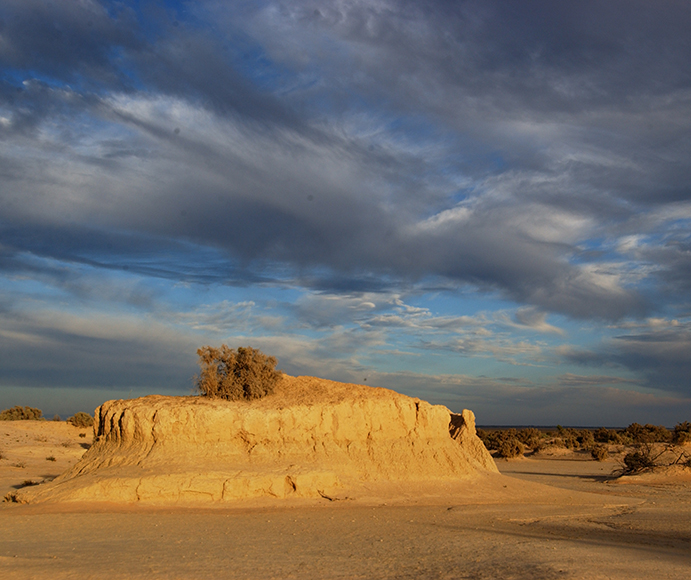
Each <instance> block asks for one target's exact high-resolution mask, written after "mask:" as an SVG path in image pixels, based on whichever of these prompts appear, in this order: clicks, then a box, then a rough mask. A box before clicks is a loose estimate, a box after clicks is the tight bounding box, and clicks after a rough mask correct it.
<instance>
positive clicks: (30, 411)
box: [0, 405, 43, 421]
mask: <svg viewBox="0 0 691 580" xmlns="http://www.w3.org/2000/svg"><path fill="white" fill-rule="evenodd" d="M41 419H43V411H41V409H34V408H33V407H20V406H19V405H17V406H16V407H12V408H11V409H5V410H4V411H2V412H0V421H38V420H41Z"/></svg>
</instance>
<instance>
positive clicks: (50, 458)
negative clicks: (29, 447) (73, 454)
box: [46, 455, 56, 461]
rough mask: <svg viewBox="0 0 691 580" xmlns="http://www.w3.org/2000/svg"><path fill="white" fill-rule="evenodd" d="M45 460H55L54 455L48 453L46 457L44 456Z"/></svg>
mask: <svg viewBox="0 0 691 580" xmlns="http://www.w3.org/2000/svg"><path fill="white" fill-rule="evenodd" d="M46 461H56V459H55V456H54V455H49V456H48V457H46Z"/></svg>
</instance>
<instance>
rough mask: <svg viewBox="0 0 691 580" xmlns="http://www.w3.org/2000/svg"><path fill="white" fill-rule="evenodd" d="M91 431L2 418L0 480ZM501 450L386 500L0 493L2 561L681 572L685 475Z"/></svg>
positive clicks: (213, 569) (128, 574) (268, 570)
mask: <svg viewBox="0 0 691 580" xmlns="http://www.w3.org/2000/svg"><path fill="white" fill-rule="evenodd" d="M80 432H81V433H87V435H86V437H79V433H80ZM90 438H91V434H90V433H89V432H87V430H84V429H83V430H79V429H76V428H74V427H72V426H70V425H67V424H65V423H57V422H56V423H52V422H38V421H22V422H3V423H0V453H1V454H2V459H0V493H1V494H2V495H5V493H7V492H11V491H13V490H15V489H16V488H17V487H18V486H21V485H22V484H23V483H24V482H25V481H27V480H32V481H41V480H43V479H46V478H50V477H53V476H55V475H57V474H58V473H60V472H61V471H63V470H64V469H66V468H67V467H68V466H69V465H70V464H72V463H74V462H75V461H76V460H77V459H78V458H79V456H80V454H81V453H83V451H84V447H86V446H88V445H89V443H90ZM47 457H54V458H55V461H52V460H48V459H46V458H47ZM498 466H499V468H500V470H501V471H502V473H503V474H504V475H505V477H495V478H490V479H488V480H480V481H476V482H474V483H468V484H463V485H461V486H460V488H458V489H456V490H455V491H452V492H449V493H447V494H445V495H442V496H438V497H424V496H422V495H420V496H416V494H415V493H411V494H408V496H407V499H405V500H400V499H399V501H397V502H393V505H392V503H391V502H387V501H383V500H381V499H380V500H373V499H369V500H364V499H363V500H359V499H357V498H356V499H354V500H349V501H340V502H328V501H326V500H320V501H319V502H316V501H310V502H303V503H296V502H285V501H284V502H283V503H280V504H278V503H277V504H274V505H264V506H260V505H259V506H255V507H236V508H232V509H231V508H215V509H198V508H144V507H136V506H135V507H123V506H119V507H118V506H112V505H110V506H108V505H95V506H88V505H86V504H71V505H62V506H58V505H54V506H50V505H17V504H10V503H3V504H0V577H2V578H8V579H9V578H50V579H59V578H80V579H84V578H97V577H106V578H300V579H312V578H320V579H321V578H367V579H378V578H391V579H394V578H422V579H425V578H449V579H451V578H477V579H484V578H487V579H490V578H491V579H535V580H540V579H552V578H603V579H604V578H617V579H618V578H622V579H624V578H625V579H627V580H631V579H637V578H655V579H664V578H684V579H686V578H688V576H689V574H690V573H691V482H689V481H683V480H676V481H667V482H659V481H658V482H651V481H647V482H646V481H644V480H643V481H636V480H633V481H630V482H629V483H626V484H622V483H617V482H614V481H613V480H611V479H610V478H609V477H608V476H609V474H610V473H611V472H612V470H613V469H615V468H616V467H617V464H616V462H615V461H613V460H610V461H605V462H603V463H597V462H595V461H586V460H584V458H583V457H582V456H578V455H566V456H558V457H542V458H526V459H521V460H516V461H511V462H506V461H499V462H498ZM543 484H546V485H543ZM547 486H549V487H547Z"/></svg>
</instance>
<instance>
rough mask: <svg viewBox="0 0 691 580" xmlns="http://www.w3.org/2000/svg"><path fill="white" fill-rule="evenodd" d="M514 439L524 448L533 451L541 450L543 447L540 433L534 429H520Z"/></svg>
mask: <svg viewBox="0 0 691 580" xmlns="http://www.w3.org/2000/svg"><path fill="white" fill-rule="evenodd" d="M516 439H518V440H519V441H520V442H521V443H523V445H525V446H526V447H528V448H530V449H533V450H535V451H537V450H539V449H542V448H543V447H544V439H543V437H542V433H540V431H539V430H538V429H535V427H527V428H526V429H521V430H520V431H519V432H518V434H517V435H516Z"/></svg>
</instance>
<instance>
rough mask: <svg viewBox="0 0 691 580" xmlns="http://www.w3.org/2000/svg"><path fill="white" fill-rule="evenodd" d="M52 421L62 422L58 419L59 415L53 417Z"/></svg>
mask: <svg viewBox="0 0 691 580" xmlns="http://www.w3.org/2000/svg"><path fill="white" fill-rule="evenodd" d="M53 421H62V419H60V415H53Z"/></svg>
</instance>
